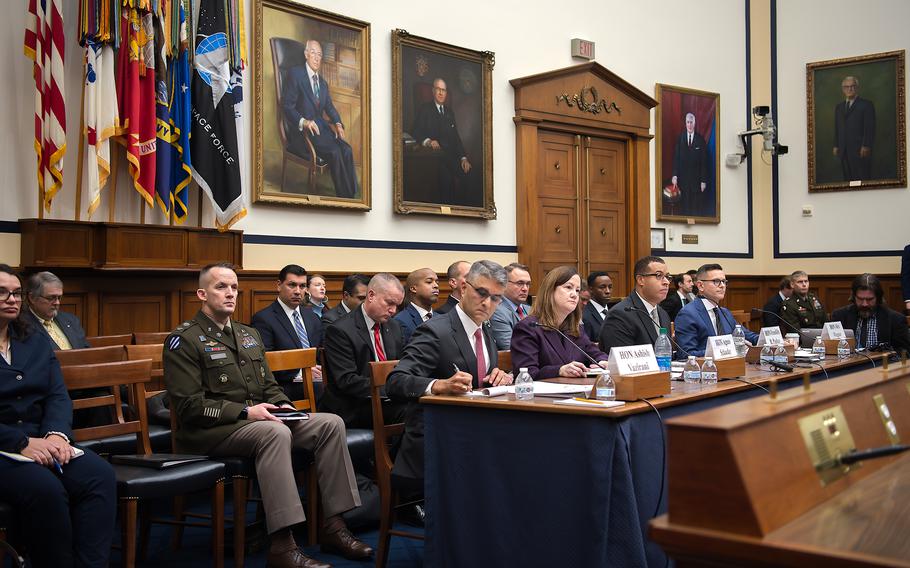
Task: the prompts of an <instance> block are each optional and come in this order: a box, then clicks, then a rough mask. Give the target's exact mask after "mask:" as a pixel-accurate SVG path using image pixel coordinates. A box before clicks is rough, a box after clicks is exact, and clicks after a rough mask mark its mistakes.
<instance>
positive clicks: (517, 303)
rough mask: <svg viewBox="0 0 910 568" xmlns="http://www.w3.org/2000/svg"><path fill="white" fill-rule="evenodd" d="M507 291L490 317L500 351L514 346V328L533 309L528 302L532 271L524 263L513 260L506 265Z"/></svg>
mask: <svg viewBox="0 0 910 568" xmlns="http://www.w3.org/2000/svg"><path fill="white" fill-rule="evenodd" d="M506 278H507V280H506V291H505V294H503V297H502V302H500V304H499V306H497V307H496V311H495V312H493V317H492V318H490V327H491V328H492V332H493V340H494V341H496V347H497V348H498V349H499V350H500V351H508V350H509V349H510V348H511V346H512V329H513V328H514V327H515V326H516V325H517V324H518V322H520V321H521V320H523V319H525V316H527V315H528V312H529V311H530V310H531V306H529V305H528V304H527V303H526V302H527V301H528V294H529V293H530V292H531V273H530V272H529V271H528V267H527V266H525V265H524V264H519V263H517V262H513V263H512V264H510V265H508V266H506Z"/></svg>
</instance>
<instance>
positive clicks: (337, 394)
mask: <svg viewBox="0 0 910 568" xmlns="http://www.w3.org/2000/svg"><path fill="white" fill-rule="evenodd" d="M403 298H404V289H403V288H402V287H401V282H399V281H398V278H396V277H395V276H393V275H392V274H388V273H379V274H377V275H376V276H374V277H373V278H372V279H370V283H369V286H368V288H367V297H366V300H364V302H363V304H361V305H360V307H359V308H357V309H355V310H354V311H353V312H351V315H350V316H347V317H344V318H342V319H340V320H338V321H337V322H335V323H334V324H332V325H331V326H329V327H328V328H326V330H325V368H324V371H325V394H323V395H322V401H321V402H320V408H319V409H320V410H324V411H328V412H334V413H335V414H337V415H339V416H341V418H342V419H343V420H344V423H345V425H346V426H347V427H348V428H372V427H373V409H372V406H371V404H370V363H371V362H372V361H393V360H395V359H399V358H400V357H401V351H402V349H404V339H403V338H402V335H401V326H400V325H399V324H398V322H397V321H395V318H393V317H392V316H394V315H395V310H396V309H397V308H398V304H400V303H401V301H402V299H403ZM404 410H405V404H403V403H400V402H397V403H396V402H392V401H390V400H383V405H382V411H383V416H384V419H385V422H386V423H389V424H393V423H396V422H403V421H404Z"/></svg>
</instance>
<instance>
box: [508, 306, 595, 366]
mask: <svg viewBox="0 0 910 568" xmlns="http://www.w3.org/2000/svg"><path fill="white" fill-rule="evenodd" d="M535 323H537V317H535V316H528V317H526V318H525V319H523V320H521V321H520V322H518V324H517V325H516V326H515V329H513V330H512V349H511V351H512V367H513V368H515V369H521V368H522V367H526V368H527V369H528V373H529V374H530V375H531V378H532V379H534V380H535V381H536V380H537V379H552V378H554V377H558V376H559V368H560V367H562V366H563V365H565V364H566V363H571V362H572V361H578V362H580V363H584V365H585V366H586V367H587V366H589V365H591V360H590V359H588V358H587V357H585V356H584V354H583V353H581V352H584V353H587V354H588V355H590V356H591V358H592V359H594V360H595V361H606V360H607V358H608V357H607V354H606V353H604V352H603V351H601V350H600V349H598V348H597V345H595V344H594V343H591V340H590V339H588V336H587V335H585V334H584V333H582V334H581V335H580V336H579V337H572V336H571V335H570V336H569V337H570V338H571V339H572V341H569V340H567V339H566V338H564V337H563V336H561V335H559V334H558V333H556V331H554V330H552V329H547V328H545V327H537V326H535V325H534V324H535Z"/></svg>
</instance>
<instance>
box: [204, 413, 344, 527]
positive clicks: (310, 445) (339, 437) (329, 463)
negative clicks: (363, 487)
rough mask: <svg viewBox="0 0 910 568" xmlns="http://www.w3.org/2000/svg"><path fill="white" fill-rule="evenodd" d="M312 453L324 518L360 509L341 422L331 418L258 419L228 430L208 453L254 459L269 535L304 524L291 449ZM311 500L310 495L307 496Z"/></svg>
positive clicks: (329, 415) (318, 416)
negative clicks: (221, 440)
mask: <svg viewBox="0 0 910 568" xmlns="http://www.w3.org/2000/svg"><path fill="white" fill-rule="evenodd" d="M292 448H300V449H304V450H308V451H311V452H313V453H314V455H315V456H316V471H317V475H318V482H319V492H320V493H321V494H322V506H323V510H324V511H325V516H326V517H331V516H333V515H338V514H341V513H343V512H345V511H347V510H350V509H353V508H354V507H359V506H360V494H359V493H358V492H357V481H356V480H355V479H354V467H353V466H352V465H351V456H350V454H348V448H347V440H346V431H345V428H344V422H343V421H342V420H341V418H340V417H339V416H337V415H335V414H328V413H313V414H310V418H309V420H300V421H297V422H273V421H271V420H259V421H256V422H251V423H250V424H247V425H246V426H244V427H242V428H239V429H238V430H236V431H234V432H233V433H232V434H231V435H230V436H228V437H227V438H225V440H224V441H223V442H221V443H220V444H218V445H217V446H215V448H213V449H212V451H211V455H212V456H244V457H252V458H254V459H255V461H256V476H257V477H258V478H259V488H260V490H261V491H262V502H263V507H264V508H265V515H266V524H267V526H268V531H269V533H270V534H271V533H274V532H275V531H277V530H279V529H283V528H285V527H289V526H291V525H295V524H297V523H301V522H303V521H304V520H306V517H305V515H304V513H303V505H302V504H301V503H300V494H299V493H298V491H297V482H296V481H295V479H294V471H293V468H292V467H291V450H292ZM311 498H315V496H313V497H311Z"/></svg>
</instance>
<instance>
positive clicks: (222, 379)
mask: <svg viewBox="0 0 910 568" xmlns="http://www.w3.org/2000/svg"><path fill="white" fill-rule="evenodd" d="M218 380H219V381H221V384H224V383H226V382H228V376H227V375H221V376H220V377H218Z"/></svg>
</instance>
